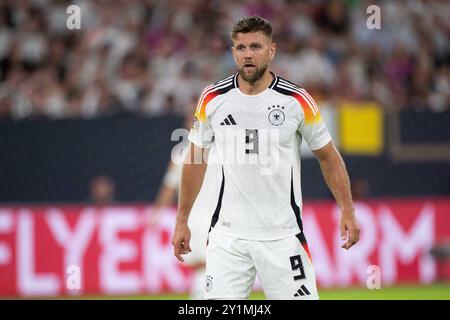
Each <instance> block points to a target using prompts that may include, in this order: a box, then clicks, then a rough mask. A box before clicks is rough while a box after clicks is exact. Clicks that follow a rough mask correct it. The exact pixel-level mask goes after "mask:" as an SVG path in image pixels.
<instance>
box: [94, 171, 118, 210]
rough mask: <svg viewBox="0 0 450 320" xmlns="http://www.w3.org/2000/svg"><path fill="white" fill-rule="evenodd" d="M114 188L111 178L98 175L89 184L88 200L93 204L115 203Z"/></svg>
mask: <svg viewBox="0 0 450 320" xmlns="http://www.w3.org/2000/svg"><path fill="white" fill-rule="evenodd" d="M115 193H116V186H115V184H114V181H113V180H112V179H111V177H109V176H107V175H100V176H96V177H94V178H93V179H92V180H91V182H90V184H89V200H90V201H91V202H92V203H94V204H108V203H112V202H114V201H115Z"/></svg>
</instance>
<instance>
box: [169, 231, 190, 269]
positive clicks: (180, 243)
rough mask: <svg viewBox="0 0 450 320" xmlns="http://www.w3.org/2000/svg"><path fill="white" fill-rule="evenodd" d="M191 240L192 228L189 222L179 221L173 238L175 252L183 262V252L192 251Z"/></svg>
mask: <svg viewBox="0 0 450 320" xmlns="http://www.w3.org/2000/svg"><path fill="white" fill-rule="evenodd" d="M190 240H191V230H189V227H188V225H187V223H177V225H176V227H175V232H174V235H173V239H172V245H173V253H174V254H175V257H177V259H178V260H179V261H181V262H184V259H183V257H181V255H182V254H188V253H189V252H191V251H192V250H191V246H190V244H189V242H190Z"/></svg>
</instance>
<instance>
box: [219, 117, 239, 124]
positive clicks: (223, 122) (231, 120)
mask: <svg viewBox="0 0 450 320" xmlns="http://www.w3.org/2000/svg"><path fill="white" fill-rule="evenodd" d="M220 125H221V126H230V125H232V126H235V125H236V121H234V119H233V116H232V115H231V114H229V115H228V116H227V117H226V118H225V120H223V121H222V122H221V123H220Z"/></svg>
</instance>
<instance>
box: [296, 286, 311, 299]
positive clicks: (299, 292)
mask: <svg viewBox="0 0 450 320" xmlns="http://www.w3.org/2000/svg"><path fill="white" fill-rule="evenodd" d="M310 294H311V293H310V292H309V291H308V289H306V287H305V285H302V286H301V287H300V289H298V290H297V292H296V293H295V294H294V297H299V296H305V295H306V296H309V295H310Z"/></svg>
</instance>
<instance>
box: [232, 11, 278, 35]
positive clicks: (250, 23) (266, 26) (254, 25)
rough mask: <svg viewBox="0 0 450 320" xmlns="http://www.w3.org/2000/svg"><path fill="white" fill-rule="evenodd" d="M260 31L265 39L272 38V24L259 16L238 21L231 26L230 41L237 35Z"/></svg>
mask: <svg viewBox="0 0 450 320" xmlns="http://www.w3.org/2000/svg"><path fill="white" fill-rule="evenodd" d="M257 31H262V32H263V33H264V34H265V35H266V36H267V37H269V38H272V24H271V23H270V22H269V21H268V20H266V19H264V18H262V17H259V16H249V17H243V18H241V19H239V21H238V22H236V24H235V25H234V26H233V31H232V32H231V39H236V35H237V34H238V33H249V32H257Z"/></svg>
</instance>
